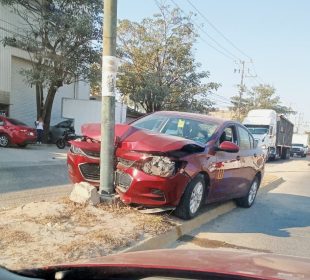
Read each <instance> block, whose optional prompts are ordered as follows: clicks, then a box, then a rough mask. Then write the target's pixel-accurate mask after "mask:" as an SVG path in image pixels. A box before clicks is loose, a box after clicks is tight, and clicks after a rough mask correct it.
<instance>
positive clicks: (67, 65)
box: [0, 0, 102, 140]
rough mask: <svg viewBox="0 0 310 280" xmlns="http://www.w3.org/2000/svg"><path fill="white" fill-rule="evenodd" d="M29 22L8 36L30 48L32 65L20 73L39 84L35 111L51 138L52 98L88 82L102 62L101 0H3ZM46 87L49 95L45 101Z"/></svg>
mask: <svg viewBox="0 0 310 280" xmlns="http://www.w3.org/2000/svg"><path fill="white" fill-rule="evenodd" d="M0 3H1V4H3V5H8V6H9V7H11V9H12V11H13V12H14V13H16V14H17V15H18V16H19V17H20V18H21V19H22V21H23V22H24V23H25V24H24V26H23V27H21V29H20V30H19V34H21V35H18V34H14V35H12V36H11V37H6V38H5V39H4V40H3V44H4V45H11V46H14V47H17V48H20V49H23V50H25V51H27V52H28V53H29V57H30V60H31V65H32V67H31V69H28V70H27V69H24V70H23V71H22V74H23V75H24V77H25V80H26V81H27V82H28V83H29V84H30V85H36V92H37V103H40V104H37V114H38V115H40V116H42V117H43V120H44V123H45V135H44V139H45V140H46V139H47V136H48V132H49V126H50V120H51V112H52V106H53V101H54V97H55V95H56V93H57V91H58V89H59V88H60V87H62V86H63V85H68V84H71V83H74V82H76V81H79V80H84V81H87V80H88V79H89V75H90V72H91V70H90V67H91V65H92V63H93V62H95V61H98V55H99V52H98V48H99V46H100V45H101V44H100V43H101V41H102V1H101V0H75V1H71V0H45V1H41V0H34V1H28V0H0ZM43 88H44V89H46V92H47V93H46V97H45V99H44V100H43Z"/></svg>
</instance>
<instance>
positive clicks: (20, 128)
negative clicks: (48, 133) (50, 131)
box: [0, 116, 37, 147]
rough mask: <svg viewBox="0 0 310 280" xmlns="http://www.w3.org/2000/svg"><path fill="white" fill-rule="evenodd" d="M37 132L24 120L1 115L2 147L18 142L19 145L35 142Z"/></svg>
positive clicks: (24, 145)
mask: <svg viewBox="0 0 310 280" xmlns="http://www.w3.org/2000/svg"><path fill="white" fill-rule="evenodd" d="M36 139H37V132H36V130H35V129H34V128H32V127H30V126H27V125H26V124H24V123H23V122H21V121H19V120H16V119H12V118H6V117H3V116H0V147H7V146H9V145H10V144H16V145H18V146H19V147H26V146H27V145H28V144H31V143H35V141H36Z"/></svg>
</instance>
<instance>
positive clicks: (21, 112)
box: [10, 57, 89, 126]
mask: <svg viewBox="0 0 310 280" xmlns="http://www.w3.org/2000/svg"><path fill="white" fill-rule="evenodd" d="M30 67H31V65H30V63H29V62H28V61H27V60H25V59H21V58H17V57H13V58H12V74H11V92H10V104H11V105H10V117H13V118H16V119H19V120H21V121H23V122H25V123H26V124H28V125H30V126H33V123H34V121H35V119H36V114H37V109H36V108H37V107H36V92H35V87H34V86H33V87H30V86H29V85H28V84H27V83H26V82H25V78H24V77H23V76H22V75H21V74H20V71H21V70H22V69H28V68H30ZM75 88H78V89H79V90H78V94H76V96H77V97H79V98H83V99H85V100H86V99H88V98H89V85H88V84H85V83H81V82H80V83H79V84H78V87H75V86H74V84H71V85H65V86H63V87H61V88H59V90H58V92H57V93H56V95H55V99H54V103H53V107H52V118H51V124H52V125H53V124H56V123H58V122H60V121H62V120H63V118H62V115H61V106H62V99H63V98H74V96H75V93H74V89H75ZM44 97H46V90H45V91H44Z"/></svg>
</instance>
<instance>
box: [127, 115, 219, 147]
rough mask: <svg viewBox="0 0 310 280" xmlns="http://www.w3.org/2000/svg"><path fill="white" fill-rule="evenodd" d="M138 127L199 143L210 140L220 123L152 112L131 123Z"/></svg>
mask: <svg viewBox="0 0 310 280" xmlns="http://www.w3.org/2000/svg"><path fill="white" fill-rule="evenodd" d="M131 125H132V126H134V127H136V128H142V129H147V130H152V131H155V132H159V133H163V134H167V135H172V136H178V137H182V138H185V139H189V140H193V141H195V142H199V143H202V144H204V143H206V142H208V141H209V139H210V138H211V136H212V135H213V133H214V132H215V131H216V129H217V127H218V124H216V123H213V122H211V121H200V120H195V119H190V118H186V117H176V116H168V115H159V114H151V115H148V116H146V117H144V118H141V119H139V120H137V121H135V122H133V123H132V124H131Z"/></svg>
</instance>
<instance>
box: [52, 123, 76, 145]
mask: <svg viewBox="0 0 310 280" xmlns="http://www.w3.org/2000/svg"><path fill="white" fill-rule="evenodd" d="M67 130H74V123H73V120H72V119H68V120H65V121H62V122H60V123H58V124H56V125H53V126H51V127H50V132H49V142H50V143H56V141H57V139H59V138H61V137H62V136H63V135H64V132H65V131H67Z"/></svg>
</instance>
